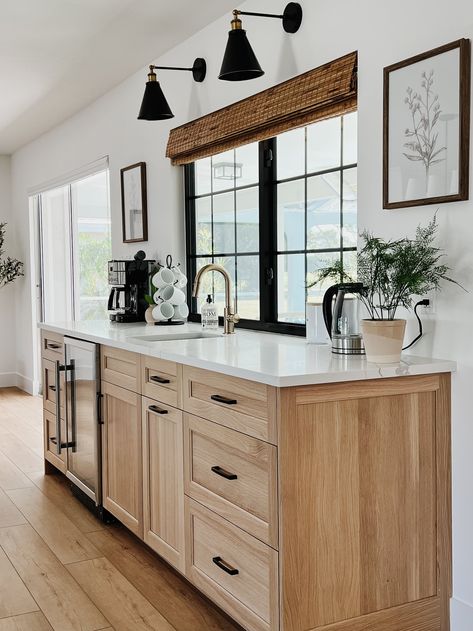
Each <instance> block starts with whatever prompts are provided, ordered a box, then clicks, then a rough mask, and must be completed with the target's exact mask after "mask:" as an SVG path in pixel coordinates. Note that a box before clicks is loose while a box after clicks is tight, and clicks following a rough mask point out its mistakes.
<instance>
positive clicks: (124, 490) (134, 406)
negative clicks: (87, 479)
mask: <svg viewBox="0 0 473 631" xmlns="http://www.w3.org/2000/svg"><path fill="white" fill-rule="evenodd" d="M102 397H103V398H102V419H103V428H102V429H103V434H102V445H103V452H102V456H103V461H102V486H103V505H104V507H105V508H106V509H107V510H108V511H110V513H112V515H114V516H115V517H117V519H119V520H120V521H121V522H122V523H123V524H124V525H125V526H126V527H127V528H129V529H130V530H131V531H132V532H133V533H135V535H138V536H139V537H141V538H143V462H142V446H141V396H140V395H139V394H137V393H135V392H132V391H130V390H126V389H125V388H120V387H119V386H115V385H113V384H110V383H107V382H106V381H102Z"/></svg>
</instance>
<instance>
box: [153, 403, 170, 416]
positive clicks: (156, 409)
mask: <svg viewBox="0 0 473 631" xmlns="http://www.w3.org/2000/svg"><path fill="white" fill-rule="evenodd" d="M148 410H150V411H151V412H154V413H155V414H167V413H168V411H167V410H163V408H158V406H157V405H150V406H149V408H148Z"/></svg>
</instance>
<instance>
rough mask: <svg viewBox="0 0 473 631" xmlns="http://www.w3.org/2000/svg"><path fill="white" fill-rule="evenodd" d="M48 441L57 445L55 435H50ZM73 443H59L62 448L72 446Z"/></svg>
mask: <svg viewBox="0 0 473 631" xmlns="http://www.w3.org/2000/svg"><path fill="white" fill-rule="evenodd" d="M49 442H50V443H52V444H53V445H57V438H56V436H51V437H50V439H49ZM74 445H75V443H61V448H62V449H67V448H68V447H74Z"/></svg>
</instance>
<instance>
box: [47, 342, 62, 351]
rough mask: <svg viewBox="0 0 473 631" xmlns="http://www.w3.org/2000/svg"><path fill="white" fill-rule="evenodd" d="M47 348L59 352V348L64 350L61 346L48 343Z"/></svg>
mask: <svg viewBox="0 0 473 631" xmlns="http://www.w3.org/2000/svg"><path fill="white" fill-rule="evenodd" d="M46 346H47V347H48V348H52V349H53V350H57V349H58V348H62V346H61V344H53V343H52V342H48V343H47V345H46Z"/></svg>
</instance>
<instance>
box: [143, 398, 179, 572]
mask: <svg viewBox="0 0 473 631" xmlns="http://www.w3.org/2000/svg"><path fill="white" fill-rule="evenodd" d="M142 419H143V504H144V540H145V541H146V543H147V544H148V545H149V546H150V547H151V548H153V550H155V551H156V552H157V553H158V554H160V555H161V556H162V557H163V558H164V559H166V561H168V562H169V563H170V564H171V565H173V566H174V567H175V568H176V569H178V570H179V571H180V572H184V570H185V563H184V462H183V427H182V425H183V420H182V412H181V411H180V410H177V409H176V408H173V407H171V406H169V405H165V404H163V403H160V402H159V403H158V402H157V401H154V400H153V399H148V398H146V397H143V413H142Z"/></svg>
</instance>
